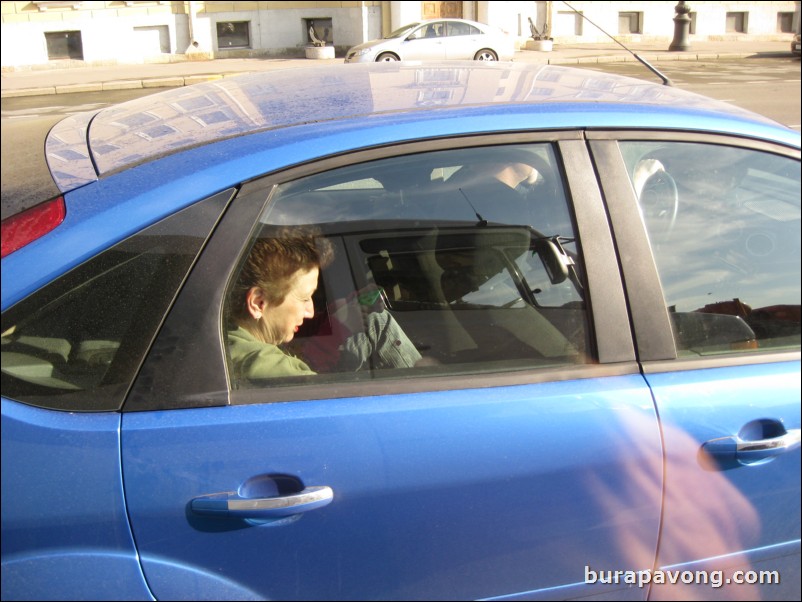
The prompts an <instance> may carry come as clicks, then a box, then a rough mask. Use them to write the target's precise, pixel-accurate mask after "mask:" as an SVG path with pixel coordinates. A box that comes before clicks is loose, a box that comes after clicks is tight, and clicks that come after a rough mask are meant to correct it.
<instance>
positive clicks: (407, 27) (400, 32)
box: [384, 23, 420, 40]
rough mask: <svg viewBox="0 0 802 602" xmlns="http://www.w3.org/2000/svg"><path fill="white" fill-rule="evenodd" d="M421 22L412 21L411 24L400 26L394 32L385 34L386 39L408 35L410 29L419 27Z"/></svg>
mask: <svg viewBox="0 0 802 602" xmlns="http://www.w3.org/2000/svg"><path fill="white" fill-rule="evenodd" d="M419 25H420V23H410V24H409V25H404V26H403V27H399V28H398V29H396V30H395V31H394V32H392V33H389V34H387V35H386V36H384V39H385V40H391V39H393V38H402V37H404V36H405V35H407V34H408V33H409V32H410V31H412V30H413V29H415V28H416V27H418V26H419Z"/></svg>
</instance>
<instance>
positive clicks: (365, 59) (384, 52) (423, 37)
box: [345, 19, 515, 63]
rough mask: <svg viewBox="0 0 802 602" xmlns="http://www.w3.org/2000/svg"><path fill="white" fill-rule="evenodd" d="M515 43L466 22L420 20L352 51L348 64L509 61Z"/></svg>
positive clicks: (502, 34) (503, 34) (494, 29)
mask: <svg viewBox="0 0 802 602" xmlns="http://www.w3.org/2000/svg"><path fill="white" fill-rule="evenodd" d="M514 53H515V43H514V41H513V39H512V36H510V35H509V34H508V33H506V32H504V31H502V30H501V29H498V28H497V27H492V26H490V25H486V24H484V23H477V22H476V21H466V20H464V19H431V20H427V21H416V22H415V23H410V24H409V25H405V26H404V27H401V28H400V29H396V30H395V31H394V32H392V33H391V34H389V35H387V36H386V37H384V38H382V39H380V40H371V41H370V42H365V43H364V44H359V45H357V46H354V47H353V48H351V49H349V50H348V53H347V54H346V56H345V62H346V63H372V62H374V61H376V62H380V61H408V60H435V59H437V60H443V59H457V60H477V61H499V60H501V61H509V60H512V57H513V55H514Z"/></svg>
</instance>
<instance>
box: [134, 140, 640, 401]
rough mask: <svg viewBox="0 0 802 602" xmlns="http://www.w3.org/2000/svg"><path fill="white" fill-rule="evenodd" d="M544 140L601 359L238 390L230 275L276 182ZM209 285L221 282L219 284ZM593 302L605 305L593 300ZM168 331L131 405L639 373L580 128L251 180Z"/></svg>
mask: <svg viewBox="0 0 802 602" xmlns="http://www.w3.org/2000/svg"><path fill="white" fill-rule="evenodd" d="M542 142H550V143H554V144H555V151H556V153H557V155H558V159H559V158H560V157H561V158H562V164H563V166H564V168H565V174H564V178H565V188H566V194H567V197H568V199H569V201H571V202H572V203H573V205H574V207H573V210H574V212H575V218H576V222H577V231H578V235H579V238H580V242H581V241H588V242H587V243H586V245H587V247H582V248H583V257H584V261H585V268H586V278H587V295H588V300H587V303H588V322H589V330H590V332H591V336H592V339H593V340H594V341H595V343H596V347H597V355H596V360H597V361H596V362H594V363H589V364H577V365H571V366H565V365H561V366H558V367H554V368H551V367H533V368H532V369H524V370H510V371H503V370H501V371H497V372H487V373H470V374H466V373H457V374H454V375H447V376H423V375H421V376H420V377H415V378H409V376H406V377H404V376H402V375H399V376H398V378H395V377H393V378H387V379H372V380H366V381H360V382H353V383H350V382H349V383H343V384H342V385H340V384H339V383H338V385H337V387H335V388H333V387H332V386H331V384H330V383H320V384H315V383H313V382H308V381H307V382H299V384H297V385H296V384H290V385H286V386H281V387H269V388H267V387H266V388H257V389H238V390H231V389H230V379H229V375H228V361H227V358H226V344H225V333H224V331H223V329H224V316H223V313H224V307H225V300H226V294H227V291H228V290H229V286H230V279H231V278H233V277H234V276H235V274H236V271H237V269H238V266H239V264H240V262H241V259H242V254H243V252H244V250H245V249H246V248H247V247H248V246H249V245H250V242H251V237H252V235H253V232H254V231H255V229H256V228H257V227H258V220H259V216H260V215H261V214H262V212H263V210H264V208H265V207H266V206H267V204H268V203H269V202H270V196H271V195H272V193H273V191H274V190H275V188H276V186H278V185H279V184H282V183H285V182H289V181H292V180H296V179H299V178H302V177H305V176H310V175H313V174H317V173H320V172H325V171H329V170H333V169H337V168H339V167H345V166H348V165H353V164H355V163H362V162H367V161H372V160H376V159H382V158H388V157H394V156H402V155H407V154H417V153H424V152H429V151H437V150H448V149H461V148H465V147H466V146H491V145H501V144H528V143H542ZM196 274H201V276H196ZM210 282H215V283H217V284H216V285H215V286H214V288H212V289H210V288H209V283H210ZM594 299H600V300H602V301H603V302H600V303H594V302H593V300H594ZM163 330H164V331H166V332H167V333H168V335H169V339H168V340H165V341H164V342H163V343H162V342H161V341H157V342H156V344H155V345H154V349H153V351H152V353H151V355H152V356H153V358H154V359H156V358H158V361H150V359H149V361H148V362H146V364H145V366H144V367H143V370H142V373H141V375H140V378H139V379H138V381H137V383H135V385H134V388H133V390H132V392H131V395H130V396H129V400H128V402H127V403H126V406H125V408H124V409H125V411H143V410H163V409H174V408H186V407H206V406H217V405H241V404H253V403H272V402H284V401H301V400H315V399H319V400H323V399H328V398H332V397H339V398H342V397H364V396H374V395H388V394H394V393H415V392H423V391H447V390H456V389H474V388H487V387H498V386H508V385H518V384H528V383H537V382H550V381H566V380H575V379H584V378H600V377H605V376H619V375H625V374H635V373H638V372H639V367H638V365H637V363H636V361H635V353H634V346H633V342H632V337H631V332H630V327H629V316H628V314H627V309H626V304H625V298H624V292H623V284H622V282H621V279H620V272H619V267H618V263H617V260H616V257H615V252H614V247H613V240H612V236H611V233H610V228H609V224H608V221H607V216H606V213H605V209H604V207H603V204H602V199H601V195H600V192H599V188H598V183H597V180H596V177H595V174H594V172H593V166H592V163H591V160H590V156H589V154H588V149H587V146H586V143H585V141H584V139H583V133H582V131H579V130H569V131H564V132H548V133H536V134H523V133H521V134H494V135H484V136H481V135H480V136H466V137H452V138H447V139H437V140H423V141H416V142H411V143H400V144H393V145H388V146H382V147H378V148H373V149H369V150H356V151H354V152H352V153H348V154H343V155H338V156H336V157H330V158H322V159H320V160H318V161H316V162H313V163H309V164H306V165H302V166H299V167H293V168H289V169H286V170H282V171H278V172H275V173H272V174H267V175H265V176H263V177H261V178H258V179H256V180H253V181H251V182H248V183H245V184H243V186H242V188H241V191H240V193H239V194H238V195H237V198H236V199H235V200H234V201H233V202H232V203H231V206H230V207H229V209H228V211H227V212H226V215H225V216H224V217H223V219H222V221H221V223H220V225H219V226H218V228H217V230H216V232H215V235H214V236H213V237H212V239H211V241H210V242H209V243H208V245H207V247H206V249H205V250H204V252H203V255H202V256H201V258H200V259H199V262H198V265H197V266H196V269H195V270H194V271H193V275H192V276H191V277H190V279H189V281H188V282H187V284H186V285H185V287H184V288H183V290H182V291H181V295H180V296H179V298H178V299H177V301H176V303H175V306H174V309H173V311H172V312H171V315H170V316H168V320H167V322H166V324H165V328H164V329H163ZM176 338H178V339H179V340H182V341H183V342H184V343H185V344H184V345H182V346H181V349H180V350H177V349H175V345H174V344H172V343H170V340H173V341H174V340H175V339H176ZM160 339H161V337H160ZM168 351H169V353H168ZM165 362H168V363H165ZM333 389H336V390H333ZM156 392H158V393H156Z"/></svg>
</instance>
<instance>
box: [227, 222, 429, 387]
mask: <svg viewBox="0 0 802 602" xmlns="http://www.w3.org/2000/svg"><path fill="white" fill-rule="evenodd" d="M333 255H334V253H333V250H332V247H331V243H330V242H329V241H328V240H327V239H326V238H324V237H322V236H320V234H319V233H318V232H317V231H315V230H313V229H311V228H304V229H301V228H283V229H281V230H279V231H278V232H276V233H275V235H273V236H270V237H262V238H260V239H259V240H257V241H256V243H255V244H254V246H253V248H252V249H251V251H250V253H249V255H248V258H247V260H246V261H245V265H244V266H243V268H242V271H241V272H240V274H239V277H238V279H237V282H236V284H235V285H234V287H233V290H232V292H231V296H230V307H229V320H228V321H229V325H228V327H229V331H228V345H229V353H230V357H231V364H232V367H233V374H232V376H233V377H234V378H235V379H236V380H239V379H249V380H250V379H261V378H274V377H280V376H303V375H311V374H315V370H314V369H313V368H312V367H310V365H309V362H308V361H305V360H304V359H301V358H298V357H295V356H293V355H292V354H290V353H289V352H288V351H287V349H286V347H285V345H286V344H287V343H289V342H290V341H292V340H293V338H295V334H296V333H297V332H298V330H299V329H300V327H301V325H302V324H303V322H304V321H305V320H307V319H309V318H312V317H313V316H314V315H315V308H314V304H313V301H312V295H313V294H314V292H315V290H316V289H317V284H318V276H319V274H320V270H321V269H323V268H325V267H326V266H327V265H329V263H330V262H331V261H332V259H333ZM334 307H336V308H337V311H332V312H331V314H330V317H331V322H332V331H333V334H334V335H335V337H336V338H337V341H338V345H337V346H336V348H335V349H333V350H331V349H329V351H334V353H335V354H336V359H335V361H333V362H329V363H328V365H330V366H332V367H333V369H334V370H336V371H346V370H360V369H363V368H366V367H372V368H403V367H410V366H414V365H415V364H416V363H417V362H418V361H419V360H420V359H421V356H420V354H419V353H418V351H417V350H416V349H415V346H414V345H413V344H412V342H411V341H410V340H409V338H407V336H406V335H405V334H404V332H403V331H402V330H401V328H400V326H399V325H398V323H397V322H396V321H395V320H394V319H393V318H392V316H391V315H390V314H389V313H388V312H387V311H369V309H368V308H363V306H360V305H359V303H358V301H357V300H356V299H355V298H354V299H349V300H341V301H339V302H337V303H336V304H332V309H334ZM316 338H317V337H311V338H310V340H309V342H310V345H308V346H307V347H313V346H314V345H315V339H316Z"/></svg>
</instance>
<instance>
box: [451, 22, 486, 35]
mask: <svg viewBox="0 0 802 602" xmlns="http://www.w3.org/2000/svg"><path fill="white" fill-rule="evenodd" d="M447 31H448V35H449V36H475V35H479V34H480V33H482V32H481V31H479V29H478V28H477V27H474V26H473V25H471V24H470V23H448V29H447Z"/></svg>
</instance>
